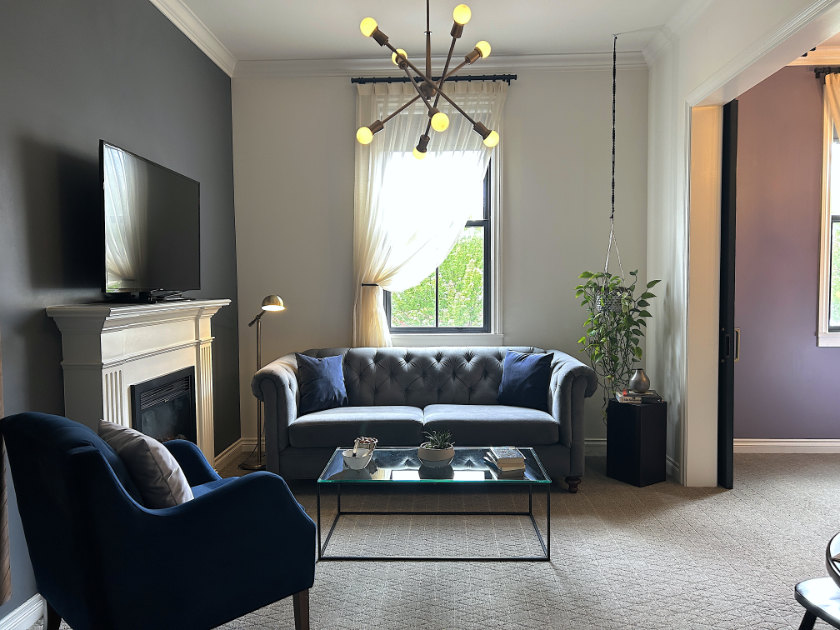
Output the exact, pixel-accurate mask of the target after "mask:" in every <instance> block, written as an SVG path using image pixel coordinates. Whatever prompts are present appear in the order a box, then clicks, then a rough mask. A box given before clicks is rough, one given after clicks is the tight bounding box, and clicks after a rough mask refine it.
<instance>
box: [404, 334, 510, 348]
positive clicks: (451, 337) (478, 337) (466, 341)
mask: <svg viewBox="0 0 840 630" xmlns="http://www.w3.org/2000/svg"><path fill="white" fill-rule="evenodd" d="M504 340H505V336H504V335H503V334H502V333H394V334H392V335H391V343H392V344H393V345H395V346H398V347H409V348H411V347H420V348H424V347H428V346H501V345H504Z"/></svg>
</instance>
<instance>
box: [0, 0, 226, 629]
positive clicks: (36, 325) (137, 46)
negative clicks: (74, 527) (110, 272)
mask: <svg viewBox="0 0 840 630" xmlns="http://www.w3.org/2000/svg"><path fill="white" fill-rule="evenodd" d="M0 77H2V85H3V88H2V94H3V95H2V99H0V296H2V298H0V329H2V337H3V339H2V350H3V378H4V393H5V410H6V413H8V414H11V413H16V412H20V411H26V410H37V411H45V412H50V413H59V414H61V413H63V410H64V403H63V391H62V376H61V367H60V361H61V345H60V344H61V341H60V336H59V333H58V329H57V328H56V326H55V324H54V323H53V322H52V321H51V320H49V319H48V318H47V317H46V315H45V313H44V307H46V306H47V305H50V304H63V303H75V302H87V301H95V300H99V299H101V297H102V295H101V292H100V285H101V275H102V273H103V270H102V263H101V261H100V260H99V256H98V252H99V250H100V247H101V244H100V240H101V236H100V227H99V213H100V209H99V207H100V206H99V192H98V177H99V176H98V157H97V146H98V141H99V139H100V138H105V139H107V140H109V141H111V142H114V143H116V144H119V145H121V146H124V147H126V148H127V149H130V150H132V151H134V152H136V153H139V154H141V155H143V156H146V157H148V158H150V159H152V160H154V161H156V162H160V163H161V164H164V165H165V166H168V167H170V168H172V169H174V170H176V171H179V172H181V173H184V174H186V175H188V176H189V177H192V178H194V179H196V180H198V181H199V182H200V183H201V197H202V217H201V232H202V234H201V236H202V241H201V245H202V287H203V289H202V291H200V292H195V293H194V295H196V296H200V297H208V298H209V297H212V298H223V297H228V298H233V299H234V300H235V298H236V250H235V242H234V237H233V231H234V215H233V174H232V171H233V168H232V146H231V145H232V142H231V102H230V79H229V78H228V77H227V76H226V75H225V74H224V73H223V72H222V71H220V70H219V69H218V68H217V67H216V66H215V65H214V64H213V63H212V62H210V61H209V60H208V59H207V58H206V57H205V56H204V54H202V53H201V52H200V51H199V50H198V49H197V48H196V47H195V46H194V45H193V44H192V43H190V42H189V41H188V40H187V39H186V37H184V35H182V34H181V33H180V32H179V31H178V30H177V29H176V28H175V27H174V26H173V25H172V24H171V23H170V22H169V21H168V20H167V19H166V18H165V17H164V16H163V15H162V14H161V13H160V12H159V11H158V10H157V9H156V8H155V7H154V6H153V5H152V4H151V3H149V2H136V1H130V0H68V1H66V2H48V1H46V0H31V1H28V2H4V3H2V4H0ZM236 329H237V308H236V305H235V303H234V305H232V306H230V307H227V308H226V309H222V311H220V312H219V314H218V315H217V316H216V317H215V318H214V320H213V332H214V335H215V337H216V340H215V345H214V370H215V374H216V382H215V395H216V407H215V421H216V447H217V448H218V449H220V450H221V449H222V448H224V447H225V446H226V445H228V444H230V443H231V442H233V441H234V440H235V439H237V438H238V437H239V410H238V397H239V385H238V380H237V378H238V377H237V374H238V348H237V346H238V338H237V333H236ZM10 522H11V532H10V535H11V543H12V574H13V596H12V599H11V601H10V602H8V603H7V604H5V605H4V606H2V607H0V619H2V618H3V617H4V616H5V615H7V614H8V613H9V612H11V611H12V610H13V609H14V608H16V607H17V606H18V605H20V604H21V603H22V602H23V601H25V600H26V599H28V598H29V597H31V596H32V595H33V594H34V592H35V585H34V581H33V577H32V573H31V568H30V566H29V560H28V555H27V553H26V549H25V542H24V539H23V535H22V532H21V527H20V520H19V517H18V515H17V513H16V511H15V510H14V509H13V511H12V514H11V515H10ZM56 526H57V527H60V526H61V524H60V523H57V524H56Z"/></svg>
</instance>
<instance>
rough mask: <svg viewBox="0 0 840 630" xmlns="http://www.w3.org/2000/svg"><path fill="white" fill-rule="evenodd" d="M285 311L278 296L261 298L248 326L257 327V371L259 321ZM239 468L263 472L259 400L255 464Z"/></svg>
mask: <svg viewBox="0 0 840 630" xmlns="http://www.w3.org/2000/svg"><path fill="white" fill-rule="evenodd" d="M285 310H286V306H285V305H284V304H283V300H282V299H281V298H280V296H279V295H266V296H265V297H264V298H263V301H262V307H261V309H260V312H259V313H257V315H256V317H254V319H252V320H251V321H250V323H249V324H248V327H249V328H250V327H251V326H253V325H254V324H256V325H257V370H259V369H260V368H261V367H262V352H261V349H262V328H261V325H260V320H261V319H262V316H263V315H265V313H266V311H269V312H276V311H285ZM239 467H240V468H241V469H242V470H265V463H263V458H262V401H261V400H259V399H257V462H256V463H255V464H249V463H247V462H242V463H241V464H239Z"/></svg>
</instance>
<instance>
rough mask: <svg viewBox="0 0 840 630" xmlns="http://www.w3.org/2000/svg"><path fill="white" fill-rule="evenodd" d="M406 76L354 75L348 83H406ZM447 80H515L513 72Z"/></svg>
mask: <svg viewBox="0 0 840 630" xmlns="http://www.w3.org/2000/svg"><path fill="white" fill-rule="evenodd" d="M415 80H416V81H418V82H419V81H422V80H423V77H416V79H415ZM439 80H440V77H432V81H439ZM408 81H409V79H408V77H354V78H352V79H350V83H408ZM447 81H505V82H506V83H507V84H508V85H510V82H511V81H516V75H515V74H479V75H464V76H456V77H449V78H448V79H447Z"/></svg>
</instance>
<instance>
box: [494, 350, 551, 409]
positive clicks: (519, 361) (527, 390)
mask: <svg viewBox="0 0 840 630" xmlns="http://www.w3.org/2000/svg"><path fill="white" fill-rule="evenodd" d="M551 358H552V355H550V354H525V353H522V352H516V351H515V350H508V351H507V354H506V355H505V362H504V364H503V365H502V382H501V383H499V396H498V401H499V404H502V405H511V406H513V407H530V408H531V409H539V410H540V411H548V383H549V381H550V380H551Z"/></svg>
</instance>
